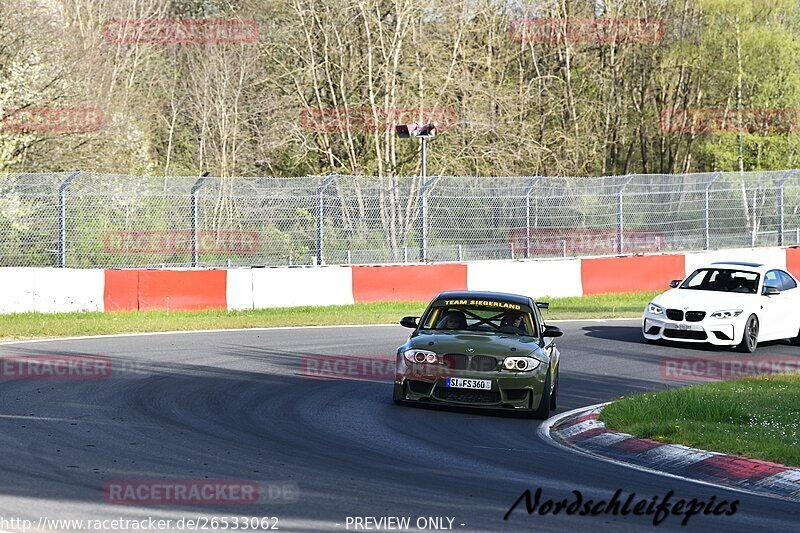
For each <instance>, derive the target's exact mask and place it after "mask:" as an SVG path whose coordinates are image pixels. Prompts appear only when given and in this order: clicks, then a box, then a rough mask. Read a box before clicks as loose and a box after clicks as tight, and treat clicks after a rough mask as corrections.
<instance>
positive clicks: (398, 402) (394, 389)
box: [392, 387, 403, 405]
mask: <svg viewBox="0 0 800 533" xmlns="http://www.w3.org/2000/svg"><path fill="white" fill-rule="evenodd" d="M392 401H393V402H394V404H395V405H402V403H403V400H401V399H400V398H398V397H397V387H392Z"/></svg>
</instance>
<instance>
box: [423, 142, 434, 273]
mask: <svg viewBox="0 0 800 533" xmlns="http://www.w3.org/2000/svg"><path fill="white" fill-rule="evenodd" d="M423 142H424V139H423ZM437 179H439V176H431V179H429V180H426V179H425V178H422V186H421V187H420V189H419V260H420V261H422V262H425V261H427V260H428V190H429V189H430V188H431V186H433V183H434V182H435V181H436V180H437Z"/></svg>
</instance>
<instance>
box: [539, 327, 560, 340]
mask: <svg viewBox="0 0 800 533" xmlns="http://www.w3.org/2000/svg"><path fill="white" fill-rule="evenodd" d="M563 334H564V332H563V331H561V328H559V327H557V326H545V327H544V332H543V333H542V337H560V336H561V335H563Z"/></svg>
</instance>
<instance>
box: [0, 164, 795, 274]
mask: <svg viewBox="0 0 800 533" xmlns="http://www.w3.org/2000/svg"><path fill="white" fill-rule="evenodd" d="M793 244H800V171H795V170H780V171H765V172H745V173H738V172H714V173H697V174H673V175H664V174H629V175H626V176H604V177H552V176H517V177H508V176H497V177H487V176H482V177H475V176H472V177H466V176H432V177H428V178H427V180H425V182H424V183H423V181H422V179H421V178H420V177H419V176H400V177H398V176H384V177H374V176H345V175H328V176H305V177H287V178H278V177H226V178H221V177H201V178H198V177H192V176H167V177H164V176H132V175H120V174H99V173H90V172H69V173H9V174H0V266H5V267H23V266H56V267H73V268H82V267H104V268H114V267H121V268H124V267H191V266H201V267H221V266H273V265H290V264H294V265H300V264H304V265H309V264H320V263H324V264H366V263H402V262H418V261H469V260H484V259H511V258H516V259H519V258H526V257H572V256H587V255H607V254H619V253H646V252H668V251H682V250H702V249H714V248H729V247H739V246H776V245H793Z"/></svg>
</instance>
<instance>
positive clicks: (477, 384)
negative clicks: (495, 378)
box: [446, 378, 492, 390]
mask: <svg viewBox="0 0 800 533" xmlns="http://www.w3.org/2000/svg"><path fill="white" fill-rule="evenodd" d="M446 385H447V386H448V387H450V388H456V389H480V390H492V381H491V380H489V379H466V378H447V383H446Z"/></svg>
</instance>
